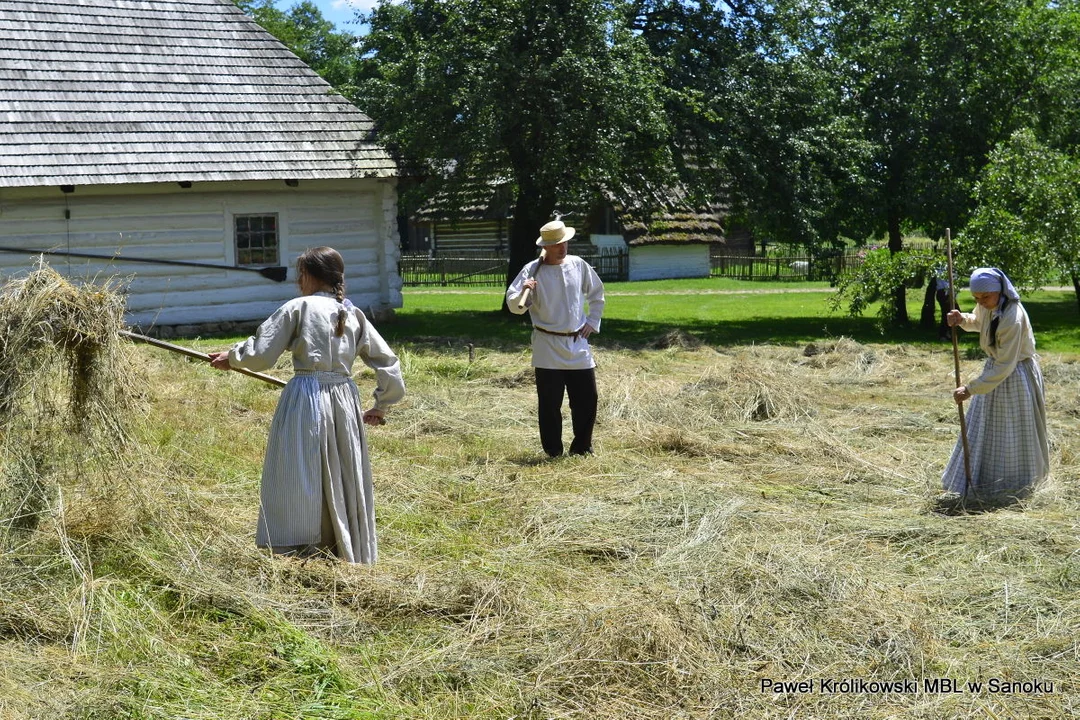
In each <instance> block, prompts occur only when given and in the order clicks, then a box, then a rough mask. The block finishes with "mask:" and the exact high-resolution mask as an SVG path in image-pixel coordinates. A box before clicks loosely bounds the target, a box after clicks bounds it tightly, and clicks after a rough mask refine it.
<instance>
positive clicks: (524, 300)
mask: <svg viewBox="0 0 1080 720" xmlns="http://www.w3.org/2000/svg"><path fill="white" fill-rule="evenodd" d="M546 255H547V249H546V248H545V249H544V250H541V251H540V262H539V263H538V264H537V266H536V270H534V271H533V274H532V275H530V276H529V277H527V278H526V280H531V279H532V278H534V277H536V273H537V272H539V271H540V266H541V265H543V264H544V257H545V256H546ZM531 294H532V288H525V292H523V293H521V297H520V298H518V302H517V306H518V310H524V309H525V303H527V302H528V301H529V295H531Z"/></svg>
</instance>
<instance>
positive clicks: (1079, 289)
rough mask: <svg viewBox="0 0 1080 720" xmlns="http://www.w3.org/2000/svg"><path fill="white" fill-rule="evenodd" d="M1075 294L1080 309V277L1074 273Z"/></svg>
mask: <svg viewBox="0 0 1080 720" xmlns="http://www.w3.org/2000/svg"><path fill="white" fill-rule="evenodd" d="M1072 281H1073V292H1075V293H1076V304H1077V306H1078V308H1080V275H1077V274H1076V273H1072Z"/></svg>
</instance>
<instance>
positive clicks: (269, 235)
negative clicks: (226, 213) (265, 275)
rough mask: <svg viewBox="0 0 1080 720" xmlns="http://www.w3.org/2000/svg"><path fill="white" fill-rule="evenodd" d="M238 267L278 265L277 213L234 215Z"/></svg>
mask: <svg viewBox="0 0 1080 720" xmlns="http://www.w3.org/2000/svg"><path fill="white" fill-rule="evenodd" d="M233 237H234V240H235V242H236V264H237V265H278V264H279V263H278V247H279V243H278V216H277V213H263V214H254V213H252V214H245V215H233Z"/></svg>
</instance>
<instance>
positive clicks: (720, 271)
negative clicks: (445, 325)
mask: <svg viewBox="0 0 1080 720" xmlns="http://www.w3.org/2000/svg"><path fill="white" fill-rule="evenodd" d="M905 248H906V249H909V250H914V249H925V248H933V245H932V244H930V243H925V242H924V243H920V242H918V241H916V242H909V243H907V244H906V245H905ZM866 252H867V251H866V249H865V248H847V249H845V250H843V251H838V252H835V253H833V254H830V255H827V256H818V257H816V258H814V257H811V256H809V255H783V256H773V257H759V256H756V255H722V254H719V253H718V254H714V255H712V256H711V257H710V265H711V270H710V275H711V276H712V277H726V278H734V279H737V280H780V281H783V280H829V279H831V278H833V277H836V276H837V275H839V274H840V273H842V272H844V271H845V270H848V269H850V268H853V267H858V266H859V265H861V264H862V263H863V259H864V258H865V257H866ZM575 255H577V253H575ZM579 257H580V258H581V259H582V260H584V261H585V262H587V263H589V264H590V265H592V266H593V268H594V269H595V270H596V272H597V274H598V275H599V276H600V279H601V280H603V281H605V282H619V281H625V280H628V279H629V277H630V256H629V254H628V253H627V252H626V250H623V249H621V248H604V249H603V250H601V251H600V252H599V253H589V254H582V255H579ZM509 264H510V260H509V259H508V258H506V257H500V256H499V255H497V254H495V253H493V252H491V251H489V250H479V251H466V250H457V251H454V254H453V255H436V256H430V255H427V254H425V253H403V254H402V256H401V262H400V263H399V264H398V272H399V273H400V274H401V279H402V281H403V282H404V284H405V286H406V287H418V286H441V287H469V286H488V287H490V286H501V285H503V284H504V283H505V282H506V273H507V269H508V268H509Z"/></svg>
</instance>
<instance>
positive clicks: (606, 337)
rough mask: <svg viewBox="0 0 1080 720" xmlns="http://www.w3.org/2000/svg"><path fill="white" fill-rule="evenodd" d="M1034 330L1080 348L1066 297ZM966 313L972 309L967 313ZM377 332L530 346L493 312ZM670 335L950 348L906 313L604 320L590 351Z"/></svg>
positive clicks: (403, 339) (418, 317) (401, 340)
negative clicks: (892, 323)
mask: <svg viewBox="0 0 1080 720" xmlns="http://www.w3.org/2000/svg"><path fill="white" fill-rule="evenodd" d="M1024 306H1025V307H1026V308H1027V310H1028V313H1029V315H1030V316H1031V318H1032V324H1033V325H1034V327H1035V334H1036V339H1037V341H1038V344H1039V348H1040V350H1061V351H1075V350H1076V348H1077V347H1080V314H1078V313H1077V309H1076V301H1075V299H1074V298H1072V297H1071V296H1064V297H1061V298H1046V299H1041V300H1040V299H1033V300H1028V301H1025V303H1024ZM965 309H967V310H970V308H965ZM379 331H380V332H381V333H382V334H383V336H384V337H385V338H386V339H387V340H388V341H389V342H390V344H391V345H392V346H393V345H397V344H405V345H414V346H426V347H429V348H431V349H439V348H445V349H448V350H449V349H460V348H462V347H465V346H467V345H468V344H469V343H472V344H473V345H474V346H475V347H478V348H488V349H498V350H504V351H508V352H516V351H520V350H523V349H525V348H527V347H528V345H529V338H530V333H531V329H530V325H529V321H528V319H527V318H522V317H518V316H508V315H505V314H503V313H502V312H501V311H498V310H489V311H477V310H453V311H437V312H436V311H430V312H423V311H422V312H412V313H408V314H404V313H403V314H400V315H399V316H398V317H397V318H396V319H395V320H394V321H392V322H389V323H385V324H383V325H381V326H380V328H379ZM672 333H686V334H689V335H691V336H693V338H695V339H696V340H698V341H700V342H702V343H704V344H706V345H710V346H713V347H728V346H734V345H753V344H773V345H800V344H804V343H808V342H811V341H815V340H823V339H829V338H839V337H847V338H851V339H852V340H855V341H857V342H861V343H885V344H897V345H898V344H910V343H927V344H932V345H948V344H949V343H948V342H942V341H939V340H938V339H937V328H936V327H934V328H930V329H924V328H921V327H919V323H918V316H917V315H916V314H915V313H912V322H911V324H910V325H908V326H907V327H898V328H892V329H890V330H889V331H888V332H886V333H883V332H881V330H880V329H879V328H878V326H877V321H876V318H874V317H849V316H846V315H842V314H836V315H831V316H828V317H821V316H813V315H806V316H788V317H761V318H752V319H743V320H726V321H717V322H707V321H702V320H699V319H693V320H687V321H684V322H682V323H678V324H673V323H671V322H662V323H657V322H649V321H644V320H625V319H620V318H611V319H605V321H604V323H603V326H602V332H601V333H600V334H598V335H596V336H594V337H593V339H592V341H591V342H592V343H593V344H594V345H595V346H596V347H600V348H605V347H606V348H625V349H650V348H655V347H664V346H665V345H664V343H665V338H666V337H669V336H670V335H671V334H672ZM960 344H961V347H962V348H964V349H965V350H967V349H968V348H971V349H972V350H974V349H977V348H978V344H979V338H978V335H977V334H976V333H964V332H962V333H960Z"/></svg>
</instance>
